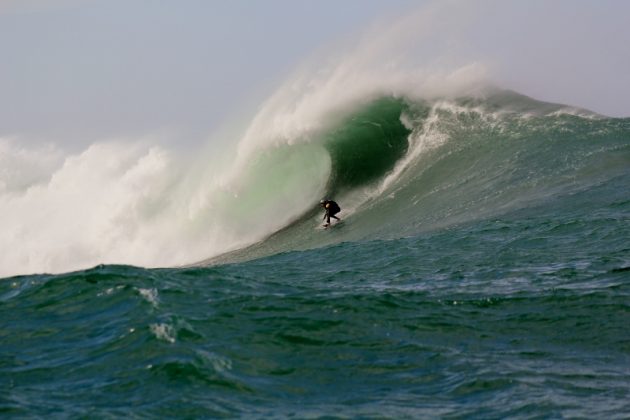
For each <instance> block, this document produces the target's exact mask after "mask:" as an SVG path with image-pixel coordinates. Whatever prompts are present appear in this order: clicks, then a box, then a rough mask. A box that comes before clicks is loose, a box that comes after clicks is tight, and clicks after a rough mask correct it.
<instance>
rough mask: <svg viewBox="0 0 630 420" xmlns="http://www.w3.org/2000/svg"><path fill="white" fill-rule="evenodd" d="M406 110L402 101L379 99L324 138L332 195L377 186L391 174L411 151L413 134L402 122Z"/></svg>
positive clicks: (352, 115)
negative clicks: (329, 162) (362, 187)
mask: <svg viewBox="0 0 630 420" xmlns="http://www.w3.org/2000/svg"><path fill="white" fill-rule="evenodd" d="M407 109H408V105H407V104H406V102H405V101H404V100H402V99H398V98H391V97H385V98H380V99H377V100H375V101H374V102H371V103H369V104H368V105H366V106H364V107H363V108H362V109H360V110H359V111H358V112H355V113H353V114H351V115H350V116H348V117H346V118H344V119H343V120H342V121H341V122H340V123H339V124H338V125H336V127H335V128H334V129H332V130H331V131H329V132H327V133H325V134H324V135H323V143H324V145H325V148H326V149H327V150H328V152H329V154H330V158H331V161H332V176H331V179H330V181H329V190H330V191H329V192H330V194H332V195H334V194H337V193H340V192H343V191H346V190H348V189H352V188H355V187H358V186H361V185H365V184H368V183H370V182H374V181H375V180H378V179H379V178H381V177H383V175H385V174H386V173H387V172H388V171H391V170H392V168H393V167H394V165H395V164H396V162H397V161H398V160H399V159H400V158H402V157H403V156H404V155H405V153H407V149H408V147H409V142H408V140H407V138H408V136H409V134H410V133H411V130H410V129H409V128H407V127H405V125H404V124H403V123H402V121H401V115H402V114H403V113H404V112H405V111H406V110H407Z"/></svg>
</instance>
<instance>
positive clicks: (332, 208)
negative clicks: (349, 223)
mask: <svg viewBox="0 0 630 420" xmlns="http://www.w3.org/2000/svg"><path fill="white" fill-rule="evenodd" d="M322 207H324V208H325V209H326V214H325V215H324V219H326V224H330V218H331V217H332V218H333V219H337V220H340V219H339V218H338V217H337V216H335V214H337V213H339V212H340V211H341V208H339V204H337V203H335V202H334V201H332V200H326V201H324V202H323V203H322Z"/></svg>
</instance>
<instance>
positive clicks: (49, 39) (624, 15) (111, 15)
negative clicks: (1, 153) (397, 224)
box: [0, 0, 630, 147]
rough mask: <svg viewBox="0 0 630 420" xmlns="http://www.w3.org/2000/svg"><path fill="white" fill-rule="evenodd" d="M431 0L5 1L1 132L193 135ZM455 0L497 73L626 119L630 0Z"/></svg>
mask: <svg viewBox="0 0 630 420" xmlns="http://www.w3.org/2000/svg"><path fill="white" fill-rule="evenodd" d="M426 3H427V2H425V1H420V0H417V1H411V0H387V1H386V0H381V1H377V0H343V1H339V0H319V1H293V0H269V1H233V0H221V1H212V0H179V1H174V0H171V1H166V0H46V1H43V0H42V1H37V0H20V1H17V0H0V62H1V63H2V64H1V65H0V137H3V136H17V137H18V138H24V139H35V140H37V141H51V142H55V143H59V144H62V145H63V144H66V145H69V146H70V147H73V146H76V145H82V144H84V143H89V142H92V141H95V140H98V139H102V138H108V137H117V136H118V137H125V136H131V137H133V136H141V135H144V134H147V133H151V132H153V131H164V130H166V131H169V132H172V133H176V137H177V138H178V139H180V141H182V142H189V143H191V144H195V143H197V142H199V141H203V139H204V138H205V136H207V135H208V133H209V132H211V131H212V130H214V129H215V128H216V127H217V126H219V125H221V124H222V123H223V122H224V121H225V120H227V119H230V118H234V117H235V115H238V114H239V113H241V112H245V111H247V112H251V111H252V110H253V109H255V107H256V105H257V104H259V103H260V102H261V101H263V100H264V99H265V98H266V97H267V96H268V95H270V94H271V93H273V90H274V88H275V87H276V86H278V85H279V84H281V83H282V81H283V79H284V78H285V77H287V75H288V74H290V72H291V70H292V69H294V68H295V67H296V66H297V65H298V64H299V63H300V62H301V61H302V60H304V59H307V58H308V57H309V56H310V55H311V54H312V53H313V52H315V51H318V52H319V53H321V52H322V51H325V50H326V49H327V48H332V47H334V45H335V44H337V43H341V42H343V41H344V40H346V39H347V38H348V37H352V36H356V35H357V34H360V33H361V31H363V30H364V29H366V28H369V27H370V26H371V25H372V24H374V23H375V22H379V23H381V24H383V22H391V24H392V25H395V24H396V21H397V19H398V18H399V17H400V16H404V15H406V14H408V13H410V12H412V11H414V10H416V9H418V8H421V7H423V5H425V4H426ZM459 4H460V3H458V2H450V3H449V2H447V3H446V6H443V7H446V8H448V7H451V8H452V13H453V14H454V15H456V14H458V13H464V12H462V11H461V9H466V12H465V13H468V14H470V13H471V11H472V16H470V24H469V26H467V28H465V29H463V30H462V31H461V33H460V34H457V35H455V38H454V39H455V40H456V42H454V43H452V44H457V45H456V48H455V49H459V50H461V53H462V54H463V55H467V56H468V57H467V58H470V59H471V60H481V61H487V62H488V63H490V64H491V65H492V66H493V68H494V69H495V73H494V76H495V77H496V79H497V80H496V81H497V82H498V83H499V84H502V85H504V87H508V88H514V89H516V90H519V91H521V92H522V93H525V94H528V95H530V96H533V97H536V98H538V99H543V100H549V101H554V102H562V103H568V104H570V105H576V106H580V107H585V108H589V109H592V110H594V111H596V112H600V113H603V114H607V115H612V116H630V52H629V51H630V49H629V48H628V45H630V28H629V26H630V25H628V23H627V22H628V16H630V2H627V1H622V0H605V1H601V0H597V1H595V0H592V1H585V0H559V1H546V0H545V1H543V0H535V1H529V0H528V1H525V0H523V1H508V0H506V1H493V0H485V1H478V2H472V1H470V2H463V3H461V4H465V5H466V7H459V6H458V5H459ZM438 27H439V26H438ZM443 35H444V36H445V37H448V36H453V35H452V34H443ZM434 36H436V37H437V38H439V37H442V34H436V35H434ZM457 37H459V38H457ZM437 38H436V39H437ZM445 45H451V44H445Z"/></svg>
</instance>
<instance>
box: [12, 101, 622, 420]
mask: <svg viewBox="0 0 630 420" xmlns="http://www.w3.org/2000/svg"><path fill="white" fill-rule="evenodd" d="M254 127H255V125H254ZM289 131H290V130H289ZM289 131H287V132H289ZM250 137H251V136H250ZM268 138H272V140H273V141H270V142H268V143H265V144H264V145H263V144H260V143H257V144H255V145H251V144H247V142H244V143H243V144H241V146H240V149H239V151H238V158H236V159H235V161H234V162H232V163H233V166H234V168H236V169H235V171H236V172H237V173H238V176H237V177H236V178H234V177H232V178H229V177H228V178H225V179H224V178H222V179H221V180H220V181H221V182H217V183H216V188H215V189H214V190H212V191H213V192H212V193H211V194H210V193H207V191H206V193H205V195H204V194H201V195H199V190H198V189H196V188H192V187H191V186H190V184H186V186H185V187H181V186H178V185H179V184H178V183H177V182H176V181H174V180H173V178H159V179H160V180H162V181H163V182H161V183H160V184H159V185H160V187H159V188H157V187H154V185H155V183H154V181H155V176H156V175H155V174H158V175H160V176H161V174H162V173H163V172H162V171H163V170H164V171H165V172H168V171H169V168H171V167H170V166H168V165H161V164H160V163H164V162H166V161H167V160H165V161H163V160H161V159H162V158H164V154H163V153H162V151H160V150H159V149H155V148H153V149H150V150H149V151H148V152H146V154H144V152H143V151H141V152H138V153H137V154H136V155H133V156H134V159H131V158H129V159H127V161H125V160H124V159H122V160H123V161H124V162H128V164H127V166H125V163H124V162H123V163H117V165H119V166H116V165H113V164H110V165H109V166H107V165H105V164H103V165H104V166H103V168H106V169H107V171H109V172H107V171H105V170H104V169H103V171H104V172H103V174H105V175H103V176H104V177H105V176H112V173H114V174H118V172H116V171H118V170H120V173H121V174H122V175H121V176H120V177H119V178H116V179H117V180H118V182H117V185H126V186H128V187H129V189H130V190H133V191H135V193H134V194H133V201H125V200H124V199H122V198H121V197H123V198H124V197H127V195H125V194H124V191H122V190H118V189H117V190H115V191H116V194H117V195H116V197H117V198H118V200H115V202H116V203H117V204H118V207H116V206H114V205H112V206H109V207H106V209H107V210H108V211H109V213H107V214H106V215H107V216H108V217H109V218H108V219H107V220H108V223H107V224H102V226H101V225H98V224H97V223H95V222H94V218H95V217H100V216H103V213H96V216H94V213H90V214H91V215H92V216H91V218H85V217H83V216H81V214H82V213H77V215H76V216H72V215H70V216H67V215H66V214H65V212H64V217H61V216H58V215H56V213H55V212H54V211H52V210H51V211H50V212H48V213H46V215H45V216H41V218H42V219H46V218H48V220H52V221H53V222H56V223H57V227H58V228H59V232H57V231H55V232H57V233H58V235H57V236H52V237H53V239H52V240H48V241H46V240H44V239H42V238H44V237H46V238H48V237H49V236H44V235H40V236H38V235H39V233H40V232H41V231H42V230H43V228H42V226H43V223H37V221H39V220H40V219H33V218H31V217H30V216H29V217H27V214H29V213H26V212H23V211H22V209H25V208H30V207H32V206H34V205H36V204H34V203H40V202H41V203H44V204H46V203H48V204H50V203H51V202H52V201H51V200H50V194H52V195H54V196H55V197H57V200H60V201H63V200H73V198H72V197H73V195H72V194H71V193H68V194H66V195H64V194H61V193H59V191H63V192H67V191H71V192H72V191H74V190H72V189H71V188H70V186H73V188H74V187H75V184H73V183H70V182H69V181H68V180H69V179H75V180H76V179H78V178H81V179H84V177H81V176H78V175H77V174H79V175H80V174H82V173H83V172H80V171H79V169H80V168H83V167H84V166H85V165H81V162H93V166H91V168H92V170H93V173H91V174H92V176H97V175H98V174H99V172H98V171H99V168H101V167H100V166H98V162H105V163H107V162H108V156H110V155H112V156H116V155H117V154H118V151H119V149H118V148H116V147H114V148H113V149H112V147H113V146H111V147H105V146H101V147H95V148H92V149H90V151H89V153H88V152H86V153H84V154H82V155H80V156H75V157H74V158H73V159H68V160H66V161H65V164H64V165H63V166H62V167H61V169H57V172H56V173H55V174H56V175H55V176H52V177H51V178H45V177H44V178H41V179H40V178H38V179H37V180H36V181H37V182H35V181H32V182H31V183H30V184H29V183H28V182H26V181H23V180H22V181H23V184H24V185H25V186H24V187H23V188H22V189H18V188H17V187H15V188H13V189H11V188H9V187H10V185H9V186H8V187H7V186H5V188H4V189H2V190H1V192H2V193H3V199H4V200H5V201H3V203H4V204H5V205H4V208H5V210H4V211H7V212H8V211H9V210H11V209H12V210H11V211H14V212H16V213H17V212H19V211H22V213H21V214H23V215H24V217H25V218H27V219H28V220H29V221H30V222H29V224H28V225H27V224H25V225H24V226H17V227H16V226H14V225H11V226H9V225H8V226H7V227H6V228H5V229H4V230H5V233H4V234H3V235H5V236H3V238H4V241H7V242H5V246H3V247H5V248H6V250H5V251H4V253H5V257H4V259H3V260H2V261H4V262H3V265H4V266H5V267H4V268H3V276H4V277H5V278H3V279H1V280H0V343H1V347H0V348H1V350H0V415H2V416H3V417H5V418H51V417H53V418H54V417H57V418H119V417H125V418H169V417H175V418H218V417H228V418H230V417H237V418H262V417H264V418H269V417H273V418H276V417H277V418H285V417H293V418H357V417H358V418H484V419H485V418H565V417H566V418H611V419H614V418H628V417H629V416H630V330H629V327H628V326H629V325H630V119H629V118H609V117H606V116H602V115H598V114H595V113H592V112H589V111H586V110H582V109H576V108H572V107H569V106H564V105H556V104H549V103H544V102H540V101H537V100H534V99H532V98H529V97H526V96H523V95H520V94H518V93H516V92H512V91H506V90H491V91H490V92H489V93H485V94H483V95H470V96H460V97H456V98H448V99H447V98H432V99H420V98H418V97H406V96H405V95H399V94H397V95H385V94H384V95H379V96H370V97H368V98H364V100H362V101H358V102H357V103H355V104H354V105H353V106H352V107H350V108H348V109H345V110H344V111H343V112H337V113H334V114H333V115H327V116H326V124H322V125H319V126H316V127H312V126H309V127H308V128H307V129H305V130H303V131H300V132H299V133H297V134H294V135H287V136H285V137H282V138H279V137H273V136H268ZM254 146H255V147H254ZM117 156H120V155H119V154H118V155H117ZM93 158H94V160H91V159H93ZM94 162H96V163H94ZM116 162H119V161H118V160H117V161H116ZM156 162H157V163H156ZM141 164H146V165H147V166H142V165H141ZM149 164H150V165H149ZM121 165H122V166H121ZM78 168H79V169H78ZM94 168H96V169H94ZM112 168H113V169H112ZM147 168H152V170H148V169H147ZM165 168H166V169H165ZM72 171H74V172H72ZM112 171H113V172H112ZM171 172H172V171H171ZM94 173H96V175H94ZM68 174H73V176H69V175H68ZM194 174H195V177H196V179H199V177H197V176H196V175H198V174H199V172H194ZM184 178H185V179H190V175H188V177H182V179H184ZM201 178H203V177H201ZM42 179H43V180H42ZM165 179H166V181H164V180H165ZM206 179H207V178H206ZM226 179H227V180H226ZM235 180H236V181H235ZM85 182H87V181H85ZM98 182H101V181H98ZM60 185H63V186H64V188H61V187H59V186H60ZM108 185H109V184H108ZM106 186H107V185H106ZM27 187H28V188H27ZM77 188H78V187H77ZM120 188H122V187H120ZM51 191H52V193H51ZM79 191H81V190H80V189H79ZM90 191H92V189H91V188H90ZM103 191H105V189H104V190H103ZM107 191H109V190H107ZM55 192H56V193H55ZM55 194H56V195H55ZM107 194H109V193H107ZM112 194H113V193H112ZM34 196H41V197H48V198H46V199H45V200H44V199H43V198H42V200H41V201H37V200H36V199H35V198H33V197H34ZM7 197H9V198H7ZM94 197H95V200H97V198H96V197H97V196H96V195H95V196H94ZM164 197H168V201H167V200H166V198H164ZM191 197H193V198H194V199H193V198H191ZM108 198H109V199H111V198H112V197H108ZM321 198H333V199H335V200H336V201H337V202H338V203H339V204H340V206H341V208H342V211H341V213H340V217H341V218H342V220H343V223H342V224H339V225H337V226H334V227H332V228H330V229H326V230H323V229H321V218H322V215H323V214H322V211H321V209H320V208H319V207H318V203H319V200H320V199H321ZM9 199H10V200H9ZM88 201H89V200H88ZM58 202H59V201H55V203H58ZM68 202H70V201H68ZM72 202H73V203H74V201H72ZM110 202H111V201H110ZM110 202H108V203H110ZM184 202H186V203H187V206H185V208H186V209H187V211H186V212H184V211H182V208H184V206H182V205H181V203H184ZM97 203H98V204H100V202H98V201H97ZM121 203H122V204H121ZM125 203H127V204H129V205H128V206H125V205H124V204H125ZM156 203H159V206H158V205H156ZM165 203H166V204H165ZM191 203H193V204H195V205H192V204H191ZM29 206H30V207H29ZM51 208H52V207H51ZM63 208H64V209H65V211H69V210H68V209H70V210H71V209H72V206H66V207H63ZM158 208H159V209H160V210H157V209H158ZM7 209H9V210H7ZM99 209H102V206H101V207H99ZM164 209H166V210H164ZM162 210H164V211H165V212H166V213H165V214H162V213H160V212H161V211H162ZM182 214H185V216H182ZM111 215H114V216H116V217H110V216H111ZM178 215H179V216H178ZM123 216H124V217H123ZM180 216H181V217H180ZM178 217H179V218H178ZM5 219H6V214H5ZM102 219H104V217H100V219H98V220H102ZM138 220H142V221H143V223H142V224H139V223H136V222H137V221H138ZM169 221H171V222H169ZM62 222H63V223H66V224H65V225H64V224H63V223H62ZM74 223H76V224H77V226H79V227H78V228H77V227H75V224H74ZM99 226H100V228H97V227H99ZM165 226H166V227H165ZM11 229H13V230H11ZM7 232H9V233H7ZM155 232H160V234H159V235H158V234H157V233H155ZM9 234H11V235H13V236H6V235H9ZM48 234H50V231H48ZM90 235H93V236H90ZM31 237H32V238H35V239H33V240H29V238H31ZM9 238H10V241H11V242H8V241H9ZM77 238H80V240H79V239H77ZM85 238H88V239H85ZM9 243H10V245H6V244H9ZM112 244H113V245H112ZM111 250H114V251H111ZM110 251H111V252H110ZM104 256H105V257H104ZM103 263H105V264H103ZM9 264H11V265H10V266H9Z"/></svg>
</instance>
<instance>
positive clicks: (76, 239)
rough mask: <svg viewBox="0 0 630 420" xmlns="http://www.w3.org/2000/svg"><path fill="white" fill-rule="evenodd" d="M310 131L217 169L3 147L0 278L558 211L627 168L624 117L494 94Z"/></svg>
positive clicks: (100, 150) (358, 107)
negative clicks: (333, 210)
mask: <svg viewBox="0 0 630 420" xmlns="http://www.w3.org/2000/svg"><path fill="white" fill-rule="evenodd" d="M318 118H319V120H312V121H314V122H315V123H316V124H311V125H309V126H306V127H301V128H300V130H289V132H290V134H287V133H286V132H280V131H278V130H275V131H271V133H272V134H273V135H270V134H269V133H266V135H264V136H261V137H256V136H254V134H252V131H251V127H250V132H248V133H247V134H246V135H245V136H244V139H243V140H242V141H241V143H240V144H239V149H238V150H237V152H236V153H235V154H234V155H233V160H232V161H230V162H228V163H229V164H227V165H226V167H227V169H222V170H221V171H219V170H218V169H217V168H219V167H220V165H219V164H216V165H208V166H207V167H204V166H203V165H202V166H201V167H193V168H192V169H191V168H188V167H185V166H184V164H183V163H182V162H181V161H178V160H177V156H175V155H174V154H173V153H172V152H169V151H168V150H165V149H163V148H160V147H157V146H151V145H147V144H141V143H136V144H133V145H132V146H130V145H129V144H127V143H124V142H106V143H99V144H94V145H92V146H91V147H90V148H88V149H87V150H85V151H84V152H82V153H80V154H76V155H70V156H63V154H61V153H60V152H59V151H57V150H55V149H54V148H47V149H42V150H23V149H20V148H18V147H17V146H16V144H15V142H11V141H8V140H4V141H3V142H2V143H1V144H2V147H3V160H4V162H3V163H4V165H3V167H4V168H5V170H4V172H3V174H2V175H3V178H2V181H3V183H2V184H1V186H2V190H1V194H2V195H1V196H0V200H2V207H1V209H0V214H1V220H2V224H3V228H2V230H1V233H0V235H1V236H2V238H1V243H2V244H3V247H4V249H3V252H2V257H1V259H2V264H0V265H1V266H2V270H3V272H2V274H3V275H10V274H17V273H28V272H41V271H64V270H70V269H75V268H81V267H86V266H90V265H96V264H99V263H125V264H134V265H144V266H171V265H182V264H190V263H195V262H199V261H202V262H203V263H208V262H225V261H238V260H243V259H249V258H255V257H258V256H262V255H268V254H272V253H276V252H283V251H288V250H294V249H306V248H312V247H319V246H326V245H330V244H332V243H337V242H341V241H357V240H366V239H387V238H393V237H403V236H411V235H415V234H418V233H419V232H422V231H426V230H434V229H439V228H444V227H448V226H450V225H453V224H457V223H463V222H467V221H471V220H476V219H480V218H487V217H492V216H493V215H497V214H500V213H504V212H507V211H510V210H513V209H517V208H521V207H523V206H528V205H536V204H537V203H540V202H541V201H544V200H550V199H557V198H558V197H561V196H562V195H565V194H571V193H572V192H575V191H576V190H580V189H584V188H588V187H589V186H590V185H595V184H597V183H598V182H601V180H602V179H607V178H610V177H612V176H615V175H616V174H618V173H619V172H620V171H624V170H627V168H628V162H630V158H629V144H628V141H627V135H628V133H629V132H630V121H629V120H628V119H610V118H605V117H601V116H598V115H595V114H592V113H588V112H586V111H582V110H577V109H572V108H569V107H565V106H561V105H554V104H548V103H542V102H538V101H535V100H533V99H530V98H527V97H525V96H522V95H519V94H517V93H514V92H510V91H503V90H496V89H486V90H485V91H484V93H483V94H481V93H477V94H475V95H466V96H461V97H458V98H445V97H444V98H431V99H423V98H419V97H413V96H405V95H400V94H395V95H394V94H381V95H366V97H365V98H364V100H355V101H354V102H353V103H352V104H348V105H347V106H344V107H341V108H340V107H334V108H332V109H331V110H328V112H326V113H323V114H321V115H320V116H319V117H318ZM252 127H253V128H254V129H255V127H256V123H254V124H253V125H252ZM283 127H284V128H286V125H283ZM252 138H257V139H263V140H264V141H260V140H259V141H256V142H253V141H252ZM20 171H22V173H20ZM325 196H327V197H334V198H335V199H336V200H337V201H339V202H340V204H341V206H342V209H343V210H342V213H341V217H342V218H344V219H345V222H346V223H345V224H344V226H343V227H340V228H338V229H334V230H333V231H330V232H322V231H317V230H316V228H317V227H318V226H319V223H320V217H321V212H320V211H319V209H318V208H317V203H318V201H319V200H320V199H321V198H322V197H325Z"/></svg>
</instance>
